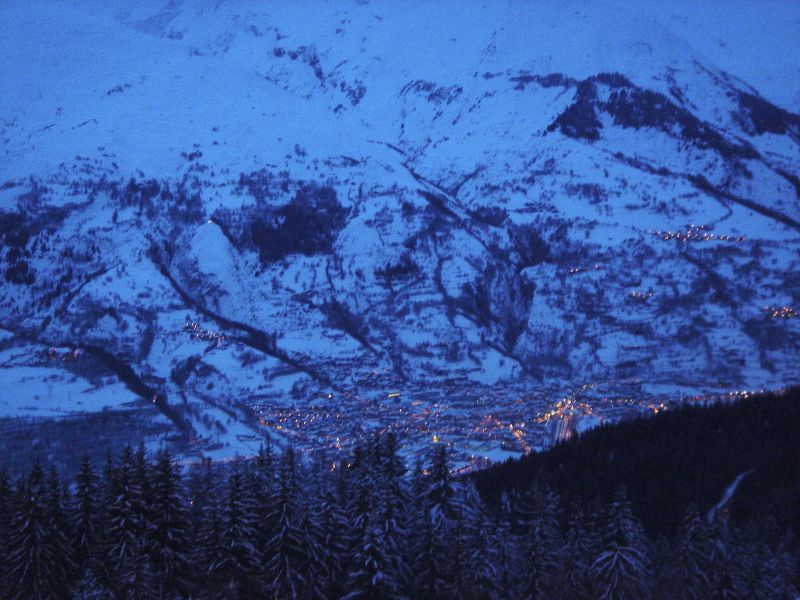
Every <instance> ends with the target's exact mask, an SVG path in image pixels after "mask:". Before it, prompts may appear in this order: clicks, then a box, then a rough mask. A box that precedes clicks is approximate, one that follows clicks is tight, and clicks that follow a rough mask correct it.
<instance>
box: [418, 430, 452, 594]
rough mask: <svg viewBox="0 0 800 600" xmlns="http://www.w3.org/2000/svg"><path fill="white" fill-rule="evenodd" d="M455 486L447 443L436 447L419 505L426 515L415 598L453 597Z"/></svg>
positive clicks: (419, 540)
mask: <svg viewBox="0 0 800 600" xmlns="http://www.w3.org/2000/svg"><path fill="white" fill-rule="evenodd" d="M456 487H457V486H456V484H455V482H454V481H453V480H452V478H451V476H450V470H449V467H448V462H447V449H446V447H445V445H444V444H436V445H435V446H434V451H433V457H432V461H431V467H430V472H429V474H428V476H427V478H426V485H425V489H424V491H423V493H422V499H421V500H422V501H421V506H420V508H421V510H422V512H423V514H422V517H421V519H420V521H419V523H418V527H419V528H420V529H419V531H418V532H417V547H416V549H415V554H416V560H415V562H414V566H413V570H414V575H415V580H414V594H413V595H414V596H415V597H421V598H451V597H454V593H453V589H452V585H451V583H452V581H453V580H454V576H453V573H452V560H451V558H452V557H451V556H450V554H449V550H448V549H449V536H450V532H451V528H452V523H451V519H452V518H453V515H454V512H455V504H454V501H455V497H456Z"/></svg>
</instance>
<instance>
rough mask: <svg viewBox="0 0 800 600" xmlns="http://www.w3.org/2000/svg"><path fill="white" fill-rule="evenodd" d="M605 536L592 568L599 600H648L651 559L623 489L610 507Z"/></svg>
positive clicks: (607, 514)
mask: <svg viewBox="0 0 800 600" xmlns="http://www.w3.org/2000/svg"><path fill="white" fill-rule="evenodd" d="M602 537H603V545H602V549H601V550H600V553H599V554H598V555H597V557H596V558H595V559H594V562H593V563H592V566H591V573H592V577H593V578H594V586H595V590H596V595H597V598H599V599H602V600H643V599H645V598H649V597H650V591H651V581H650V564H649V563H650V560H649V557H648V549H647V546H646V538H645V535H644V532H643V531H642V528H641V525H640V524H639V522H638V520H637V519H636V517H635V516H634V515H633V511H632V510H631V505H630V502H629V501H628V498H627V495H626V493H625V490H624V489H622V488H620V489H618V490H617V491H616V493H615V494H614V498H613V499H612V501H611V503H610V505H609V506H608V510H607V512H606V523H605V527H604V528H603V532H602Z"/></svg>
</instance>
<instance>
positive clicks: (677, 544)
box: [0, 388, 800, 599]
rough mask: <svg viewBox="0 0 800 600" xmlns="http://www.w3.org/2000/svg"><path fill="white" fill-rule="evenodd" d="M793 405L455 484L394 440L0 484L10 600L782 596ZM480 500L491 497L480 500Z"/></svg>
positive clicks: (695, 417)
mask: <svg viewBox="0 0 800 600" xmlns="http://www.w3.org/2000/svg"><path fill="white" fill-rule="evenodd" d="M799 428H800V389H797V388H795V389H792V390H790V391H789V392H787V393H785V394H784V395H781V396H765V397H760V398H751V399H748V400H743V401H740V402H738V403H735V404H732V405H721V404H719V405H714V406H706V407H686V408H682V409H680V410H676V411H672V412H669V413H666V414H662V415H659V416H657V417H654V418H651V419H646V420H640V421H633V422H625V423H621V424H617V425H613V426H608V427H603V428H600V429H597V430H594V431H591V432H589V433H586V434H584V435H582V436H580V437H579V438H577V439H574V440H570V441H568V442H566V443H563V444H561V445H559V446H557V447H556V448H555V449H553V450H551V451H549V452H547V453H544V454H541V455H532V456H530V457H527V458H525V459H523V460H521V461H509V462H507V463H505V464H503V465H499V466H497V467H494V468H492V469H489V470H487V471H484V472H481V473H478V474H477V475H473V476H470V477H465V478H456V477H454V476H453V475H452V474H451V472H450V469H449V466H448V457H447V448H446V445H444V444H435V445H434V447H433V448H434V452H433V455H432V457H431V462H430V464H429V465H424V466H423V464H421V463H420V462H418V463H417V464H416V465H415V467H414V468H413V469H412V470H411V472H410V473H409V472H407V469H406V467H405V466H404V461H403V459H402V458H401V457H400V455H399V454H398V451H399V448H398V444H397V440H396V439H395V437H394V436H393V435H391V434H389V435H383V436H379V435H373V436H371V437H369V438H367V439H365V440H364V441H363V442H362V443H361V444H360V445H359V446H357V447H356V448H355V450H354V452H353V454H352V455H351V456H350V457H347V458H344V459H342V460H341V461H337V462H327V461H325V462H324V463H323V462H317V463H308V462H306V461H303V460H301V459H299V458H298V457H297V455H296V454H295V453H294V451H293V450H292V449H291V448H288V449H286V450H284V451H283V452H282V453H280V454H279V455H275V454H273V452H272V451H271V450H270V449H263V450H262V451H261V452H260V453H259V455H258V457H257V458H256V459H255V460H249V461H245V460H236V461H233V462H230V463H226V464H221V465H212V464H211V463H210V462H207V463H205V464H204V465H203V466H202V467H200V468H192V469H188V470H186V469H181V467H180V466H179V465H178V464H177V463H175V462H174V461H173V460H171V458H170V456H169V455H167V454H159V455H158V456H155V457H150V456H147V455H146V453H145V452H144V450H143V449H140V450H139V451H138V452H136V451H133V450H131V449H130V448H127V449H126V450H125V451H124V452H122V454H121V455H120V456H117V457H113V456H112V455H111V454H109V457H108V460H107V462H106V464H105V465H104V466H102V467H101V468H100V469H97V468H95V467H93V466H92V464H91V462H90V461H89V460H88V459H85V460H84V461H83V464H82V467H81V470H80V472H79V474H78V475H77V477H76V479H75V481H74V483H71V484H70V483H69V482H67V481H64V480H63V479H62V478H61V477H60V476H59V474H58V473H57V472H56V471H54V470H51V471H50V472H49V474H48V473H47V470H46V469H44V468H43V467H42V466H41V465H39V464H36V465H34V467H33V468H32V469H31V471H30V472H29V473H28V474H27V475H26V476H22V477H20V478H19V479H18V480H16V481H13V482H11V481H9V479H8V478H7V477H4V476H0V598H26V599H34V598H189V597H191V598H222V597H224V598H312V597H313V598H403V597H404V598H436V599H442V598H445V599H446V598H453V599H455V598H475V599H477V598H545V599H547V598H556V599H568V598H569V599H580V598H637V599H646V598H677V597H689V598H711V597H714V598H748V599H751V598H755V599H760V598H764V599H767V598H770V599H774V598H778V599H781V598H787V599H794V598H795V597H796V594H797V589H798V568H797V564H798V560H797V559H798V558H799V557H800V552H798V541H797V538H796V535H795V532H796V531H798V526H799V525H800V521H799V519H798V517H800V460H798V459H799V458H800V436H798V435H797V432H798V430H799ZM478 490H480V491H482V492H483V497H482V496H481V495H480V494H479V493H478Z"/></svg>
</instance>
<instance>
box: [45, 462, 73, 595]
mask: <svg viewBox="0 0 800 600" xmlns="http://www.w3.org/2000/svg"><path fill="white" fill-rule="evenodd" d="M68 502H69V492H68V491H67V489H66V488H65V487H64V486H62V484H61V478H60V477H59V475H58V472H57V471H56V470H55V467H51V468H50V476H49V477H48V479H47V513H48V517H49V519H50V537H51V543H53V544H56V545H57V546H58V547H59V548H61V549H62V554H63V561H64V562H63V564H62V565H61V568H62V569H64V573H65V574H66V578H67V579H66V580H67V581H70V580H71V579H73V578H74V576H75V560H74V557H73V556H72V553H71V552H69V551H68V550H67V549H68V548H69V547H70V543H71V541H72V527H71V523H70V519H69V515H68V509H67V503H68Z"/></svg>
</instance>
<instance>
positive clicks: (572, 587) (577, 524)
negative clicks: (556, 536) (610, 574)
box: [555, 506, 597, 600]
mask: <svg viewBox="0 0 800 600" xmlns="http://www.w3.org/2000/svg"><path fill="white" fill-rule="evenodd" d="M567 514H568V517H567V534H566V536H565V538H564V547H563V551H562V553H561V557H562V558H561V564H560V565H559V568H558V573H557V575H556V577H557V584H556V594H555V596H556V597H557V598H559V599H563V600H569V599H575V600H581V599H584V598H589V589H590V588H589V564H590V557H592V556H594V554H595V553H596V551H597V549H596V548H593V547H592V538H591V536H590V534H589V530H588V528H587V526H586V520H587V517H586V513H585V512H584V511H583V509H582V508H581V507H580V506H573V507H572V508H571V509H570V510H569V511H568V513H567Z"/></svg>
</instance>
